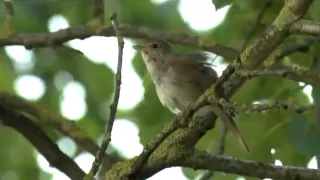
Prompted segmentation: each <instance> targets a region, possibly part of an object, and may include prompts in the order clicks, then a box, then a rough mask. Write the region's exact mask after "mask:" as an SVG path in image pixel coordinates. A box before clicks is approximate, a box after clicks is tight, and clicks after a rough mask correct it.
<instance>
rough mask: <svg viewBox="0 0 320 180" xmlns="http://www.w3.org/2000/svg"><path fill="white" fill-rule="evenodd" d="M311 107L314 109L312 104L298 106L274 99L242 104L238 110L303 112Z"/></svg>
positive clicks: (247, 111) (251, 111)
mask: <svg viewBox="0 0 320 180" xmlns="http://www.w3.org/2000/svg"><path fill="white" fill-rule="evenodd" d="M312 109H314V104H311V105H306V106H299V105H296V104H294V103H290V102H279V101H275V102H266V103H260V104H244V105H242V106H241V107H240V108H239V109H238V111H239V112H246V113H253V112H265V111H270V110H293V111H295V112H296V113H303V112H305V111H309V110H312Z"/></svg>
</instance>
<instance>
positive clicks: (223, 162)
mask: <svg viewBox="0 0 320 180" xmlns="http://www.w3.org/2000/svg"><path fill="white" fill-rule="evenodd" d="M181 161H182V162H179V164H182V165H183V166H184V167H189V168H193V169H210V170H214V171H219V172H225V173H236V174H239V175H243V176H250V177H257V178H261V179H264V178H272V179H288V180H289V179H291V180H294V179H304V180H316V179H320V171H319V170H317V169H308V168H302V167H290V166H276V165H272V164H265V163H261V162H256V161H248V160H240V159H236V158H231V157H225V156H213V155H210V154H208V153H205V152H195V153H192V154H190V155H188V158H185V159H182V160H181Z"/></svg>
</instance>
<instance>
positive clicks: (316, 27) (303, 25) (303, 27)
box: [290, 19, 320, 36]
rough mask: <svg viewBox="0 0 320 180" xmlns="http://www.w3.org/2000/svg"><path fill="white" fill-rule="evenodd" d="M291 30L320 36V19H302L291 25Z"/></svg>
mask: <svg viewBox="0 0 320 180" xmlns="http://www.w3.org/2000/svg"><path fill="white" fill-rule="evenodd" d="M290 32H291V33H297V34H308V35H313V36H320V21H311V20H305V19H301V20H299V21H297V22H295V23H293V24H292V25H291V27H290Z"/></svg>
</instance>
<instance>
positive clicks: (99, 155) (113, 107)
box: [89, 13, 124, 177]
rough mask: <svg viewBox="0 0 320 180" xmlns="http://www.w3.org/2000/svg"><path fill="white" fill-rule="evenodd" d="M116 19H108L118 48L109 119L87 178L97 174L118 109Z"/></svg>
mask: <svg viewBox="0 0 320 180" xmlns="http://www.w3.org/2000/svg"><path fill="white" fill-rule="evenodd" d="M116 18H117V16H116V14H115V13H114V14H113V15H112V16H111V17H110V20H111V22H112V25H113V27H114V31H115V33H116V36H117V39H118V46H119V52H118V66H117V73H116V76H115V80H116V86H115V93H114V97H113V102H112V104H111V105H110V114H109V119H108V123H107V126H106V131H105V134H104V137H103V139H102V144H101V147H100V149H99V151H98V153H97V155H96V158H95V160H94V162H93V164H92V168H91V170H90V173H89V176H91V177H93V176H94V175H95V174H96V173H97V171H98V170H99V166H100V163H101V161H102V159H103V156H104V154H105V151H106V150H107V148H108V145H109V143H110V141H111V131H112V127H113V123H114V120H115V117H116V113H117V107H118V102H119V97H120V85H121V69H122V55H123V47H124V41H123V38H122V37H121V34H120V32H119V28H118V26H119V25H118V22H117V19H116Z"/></svg>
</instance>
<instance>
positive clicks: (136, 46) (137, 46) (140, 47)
mask: <svg viewBox="0 0 320 180" xmlns="http://www.w3.org/2000/svg"><path fill="white" fill-rule="evenodd" d="M132 47H133V49H136V50H141V49H142V48H143V47H144V45H139V44H138V45H135V46H132Z"/></svg>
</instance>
